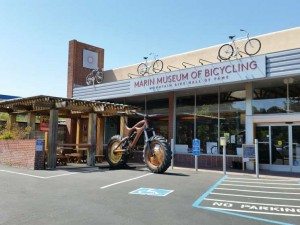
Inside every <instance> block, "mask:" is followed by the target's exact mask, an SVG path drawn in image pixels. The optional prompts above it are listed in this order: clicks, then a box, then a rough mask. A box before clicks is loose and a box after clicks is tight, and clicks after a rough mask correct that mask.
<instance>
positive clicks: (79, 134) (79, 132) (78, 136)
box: [75, 118, 83, 158]
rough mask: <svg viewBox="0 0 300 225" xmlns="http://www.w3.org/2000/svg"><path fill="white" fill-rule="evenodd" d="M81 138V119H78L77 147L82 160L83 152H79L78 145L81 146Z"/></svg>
mask: <svg viewBox="0 0 300 225" xmlns="http://www.w3.org/2000/svg"><path fill="white" fill-rule="evenodd" d="M80 137H81V118H77V122H76V142H75V143H76V145H77V147H76V148H77V152H78V153H79V154H80V156H81V158H82V157H83V152H82V151H79V150H78V144H80Z"/></svg>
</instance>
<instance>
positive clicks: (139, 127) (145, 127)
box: [114, 118, 155, 151]
mask: <svg viewBox="0 0 300 225" xmlns="http://www.w3.org/2000/svg"><path fill="white" fill-rule="evenodd" d="M147 131H149V123H148V119H147V118H144V119H143V120H141V121H139V122H138V123H136V124H135V125H134V126H133V127H131V128H129V127H127V126H125V129H124V136H125V137H124V138H123V139H122V141H121V142H120V144H119V145H118V146H117V147H116V148H115V149H114V151H115V150H116V149H118V148H119V147H120V145H122V144H124V143H125V142H126V141H128V140H130V139H131V137H132V135H134V133H135V132H136V135H135V137H134V139H133V141H132V142H129V148H130V149H133V148H134V147H136V145H137V142H138V141H139V139H140V137H141V135H142V133H144V135H145V143H148V141H149V137H148V133H147ZM152 132H153V133H152V135H155V131H154V130H152Z"/></svg>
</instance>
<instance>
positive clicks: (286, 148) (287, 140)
mask: <svg viewBox="0 0 300 225" xmlns="http://www.w3.org/2000/svg"><path fill="white" fill-rule="evenodd" d="M256 138H257V140H258V154H259V164H260V168H261V169H268V170H274V171H293V170H294V171H298V170H299V171H300V126H298V125H297V126H296V125H290V124H265V125H257V127H256Z"/></svg>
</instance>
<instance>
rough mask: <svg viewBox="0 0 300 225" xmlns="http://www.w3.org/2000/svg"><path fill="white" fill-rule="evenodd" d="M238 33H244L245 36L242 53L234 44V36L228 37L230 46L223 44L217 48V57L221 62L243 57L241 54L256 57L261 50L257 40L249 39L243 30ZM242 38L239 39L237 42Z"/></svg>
mask: <svg viewBox="0 0 300 225" xmlns="http://www.w3.org/2000/svg"><path fill="white" fill-rule="evenodd" d="M240 31H242V32H244V33H246V35H247V41H246V43H245V44H244V49H243V50H244V51H242V50H241V49H240V48H239V47H238V45H237V44H236V40H237V39H235V36H229V39H230V40H231V43H230V44H224V45H222V46H221V47H220V48H219V52H218V57H219V58H220V59H221V60H228V59H230V58H232V57H235V58H238V57H243V55H242V54H245V55H248V56H252V55H256V54H257V53H258V52H259V51H260V48H261V43H260V41H259V40H258V39H257V38H250V37H249V33H248V32H247V31H245V30H243V29H241V30H240ZM240 39H242V38H239V40H240Z"/></svg>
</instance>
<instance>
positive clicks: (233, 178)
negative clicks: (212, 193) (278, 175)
mask: <svg viewBox="0 0 300 225" xmlns="http://www.w3.org/2000/svg"><path fill="white" fill-rule="evenodd" d="M226 180H228V181H229V180H256V181H275V182H277V181H278V182H280V181H284V182H299V179H284V180H276V179H263V178H262V179H257V178H256V179H255V178H236V177H228V178H227V179H226Z"/></svg>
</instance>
